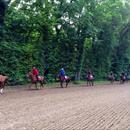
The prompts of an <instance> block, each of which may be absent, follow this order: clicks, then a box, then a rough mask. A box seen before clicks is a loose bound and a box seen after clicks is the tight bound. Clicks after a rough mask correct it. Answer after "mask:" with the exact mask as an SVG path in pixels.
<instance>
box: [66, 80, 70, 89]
mask: <svg viewBox="0 0 130 130" xmlns="http://www.w3.org/2000/svg"><path fill="white" fill-rule="evenodd" d="M69 82H70V81H69V80H66V88H67V87H68V84H69Z"/></svg>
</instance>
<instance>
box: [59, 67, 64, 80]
mask: <svg viewBox="0 0 130 130" xmlns="http://www.w3.org/2000/svg"><path fill="white" fill-rule="evenodd" d="M59 77H60V80H65V70H64V68H62V69H61V70H60V72H59Z"/></svg>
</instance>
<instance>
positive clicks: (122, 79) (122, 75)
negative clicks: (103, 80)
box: [120, 73, 126, 84]
mask: <svg viewBox="0 0 130 130" xmlns="http://www.w3.org/2000/svg"><path fill="white" fill-rule="evenodd" d="M125 81H126V76H125V73H121V75H120V84H123V83H124V82H125Z"/></svg>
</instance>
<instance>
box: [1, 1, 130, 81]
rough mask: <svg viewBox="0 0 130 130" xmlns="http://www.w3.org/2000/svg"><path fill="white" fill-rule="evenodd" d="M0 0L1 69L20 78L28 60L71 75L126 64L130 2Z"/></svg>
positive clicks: (129, 66)
mask: <svg viewBox="0 0 130 130" xmlns="http://www.w3.org/2000/svg"><path fill="white" fill-rule="evenodd" d="M6 2H7V1H4V0H0V73H1V74H5V75H9V76H10V78H11V79H12V80H14V81H19V82H22V81H24V80H25V78H26V73H28V72H29V71H30V70H31V68H32V67H33V66H36V67H37V68H38V69H39V70H40V72H41V74H43V70H44V69H45V68H48V69H49V75H48V78H49V80H50V81H53V80H54V77H55V75H56V74H57V72H58V71H59V69H60V68H61V67H64V68H65V70H66V71H67V75H70V76H72V77H75V79H78V80H79V79H85V78H86V71H87V70H89V69H91V70H92V71H93V72H94V75H95V77H96V79H103V78H105V77H106V76H107V74H108V73H109V72H110V71H113V72H114V73H115V74H116V75H117V76H118V75H119V74H120V73H121V72H122V71H125V72H128V73H129V70H130V2H129V1H128V0H127V1H125V0H124V1H123V0H12V1H8V3H6Z"/></svg>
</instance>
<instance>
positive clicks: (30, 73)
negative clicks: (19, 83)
mask: <svg viewBox="0 0 130 130" xmlns="http://www.w3.org/2000/svg"><path fill="white" fill-rule="evenodd" d="M27 76H28V77H29V78H30V80H31V83H32V84H35V87H36V89H38V83H40V88H41V87H43V84H44V82H45V78H44V76H38V80H37V78H36V76H35V75H33V73H32V72H29V73H28V75H27ZM29 88H31V85H30V86H29Z"/></svg>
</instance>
